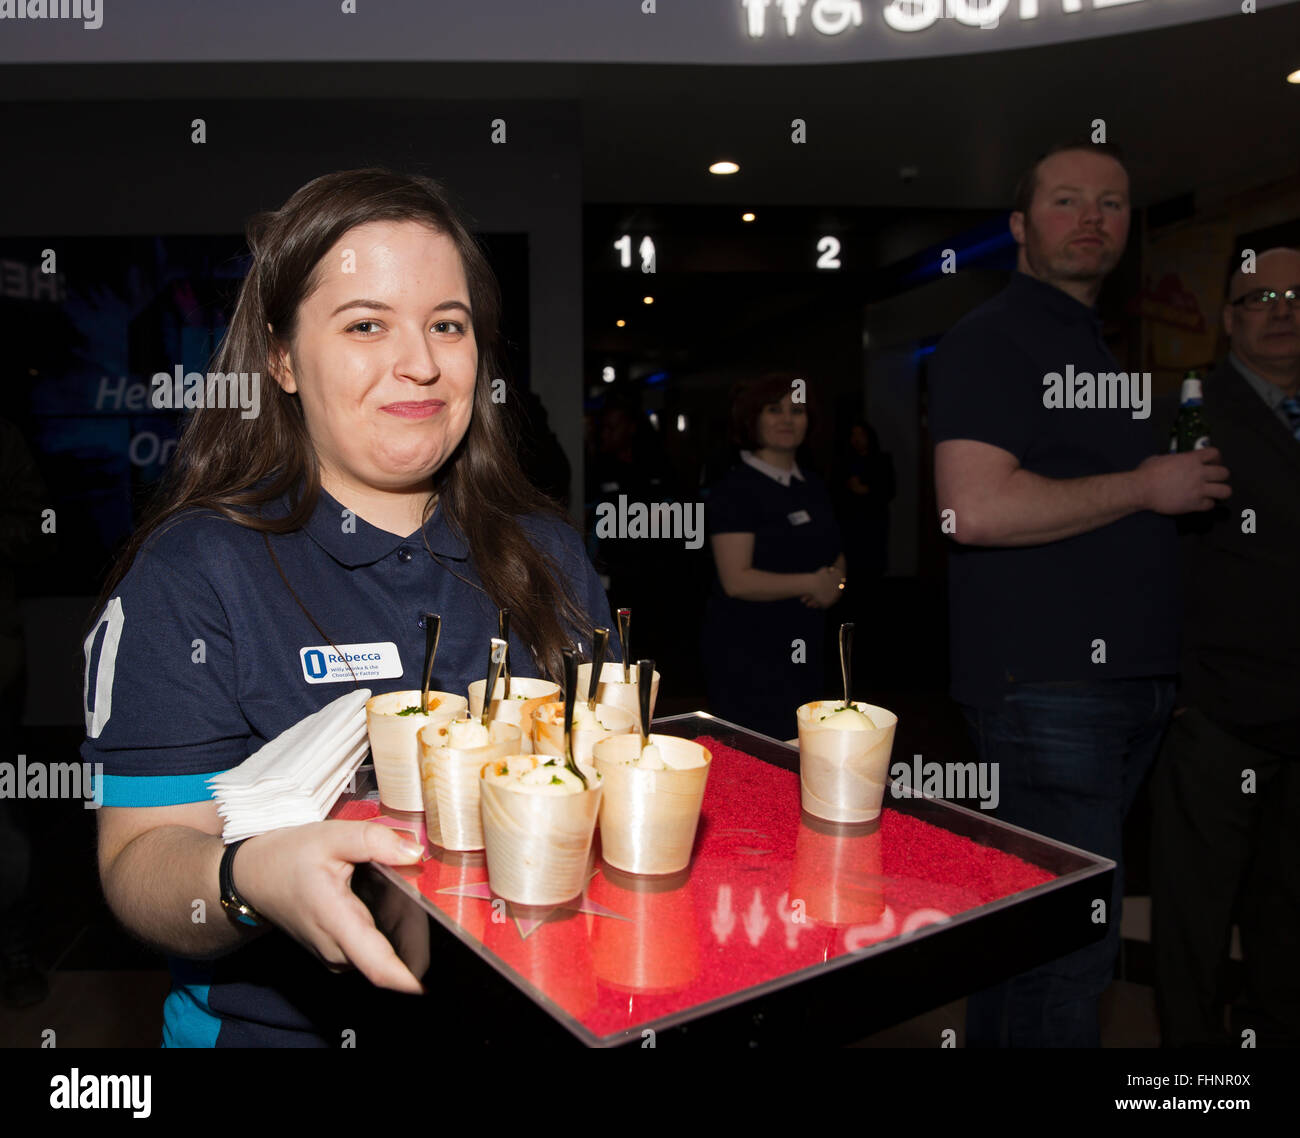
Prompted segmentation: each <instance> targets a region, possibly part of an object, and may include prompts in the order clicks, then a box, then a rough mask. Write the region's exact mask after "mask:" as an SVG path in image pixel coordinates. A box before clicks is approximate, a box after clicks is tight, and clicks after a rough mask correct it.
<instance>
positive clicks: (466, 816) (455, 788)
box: [419, 719, 521, 850]
mask: <svg viewBox="0 0 1300 1138" xmlns="http://www.w3.org/2000/svg"><path fill="white" fill-rule="evenodd" d="M419 741H420V778H421V790H422V796H423V806H424V818H425V823H426V825H427V828H428V831H429V840H430V841H431V842H433V843H434V844H435V845H438V846H442V847H443V849H449V850H481V849H482V848H483V823H482V819H481V818H480V817H479V777H478V776H479V769H480V768H481V767H482V766H483V764H484V763H485V762H488V761H490V760H492V759H498V758H501V757H503V756H505V755H510V754H514V753H515V752H516V751H519V750H520V749H521V739H520V734H519V728H518V727H516V726H515V725H514V724H513V723H503V722H502V721H501V720H498V719H494V720H492V722H491V724H490V725H489V726H488V727H484V726H483V724H481V723H480V722H479V721H478V720H477V719H457V720H453V721H452V722H450V723H443V724H438V725H430V726H428V727H426V728H424V730H422V731H421V732H420V736H419Z"/></svg>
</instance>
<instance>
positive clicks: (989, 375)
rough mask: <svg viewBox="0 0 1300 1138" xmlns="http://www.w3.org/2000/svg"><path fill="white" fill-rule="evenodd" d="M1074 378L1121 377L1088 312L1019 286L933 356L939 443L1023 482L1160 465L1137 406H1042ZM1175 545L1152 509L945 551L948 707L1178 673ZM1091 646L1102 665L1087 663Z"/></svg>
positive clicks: (1037, 286)
mask: <svg viewBox="0 0 1300 1138" xmlns="http://www.w3.org/2000/svg"><path fill="white" fill-rule="evenodd" d="M1068 365H1072V366H1073V368H1074V372H1075V374H1078V373H1081V372H1087V373H1090V374H1092V375H1094V376H1095V375H1097V374H1098V373H1100V372H1118V371H1121V370H1124V369H1122V368H1121V366H1120V365H1119V364H1118V363H1117V362H1116V360H1115V357H1114V356H1113V355H1112V354H1111V352H1110V350H1109V349H1108V348H1107V347H1106V344H1105V342H1104V340H1103V339H1102V335H1101V324H1100V321H1099V320H1098V318H1097V315H1096V313H1095V311H1094V310H1093V309H1092V308H1089V307H1088V306H1087V305H1084V304H1082V303H1080V302H1079V301H1077V300H1075V299H1074V297H1072V296H1070V295H1069V294H1068V293H1065V292H1063V291H1061V290H1060V289H1058V288H1056V287H1054V286H1052V285H1049V284H1045V283H1043V282H1042V281H1039V280H1037V279H1035V278H1033V277H1030V276H1028V275H1026V274H1024V273H1019V272H1017V273H1015V274H1013V276H1012V278H1011V281H1010V283H1009V284H1008V285H1007V287H1006V288H1005V289H1004V290H1003V291H1002V292H1001V293H999V294H998V295H997V296H995V297H993V298H992V299H991V300H989V301H987V302H986V303H984V304H982V305H980V306H979V307H978V308H976V309H975V310H974V311H972V312H970V313H968V314H967V315H966V316H965V317H964V318H963V319H962V320H960V321H959V322H958V323H957V324H955V325H954V326H953V328H952V329H951V331H949V333H948V334H947V335H946V336H945V337H944V339H943V341H942V343H940V345H939V349H938V351H936V352H935V355H934V359H933V362H932V365H931V369H930V432H931V436H932V438H933V440H934V442H935V444H936V445H937V444H938V443H941V442H944V441H946V440H949V439H973V440H975V441H977V442H982V443H988V444H989V445H991V446H996V447H1000V448H1002V449H1003V450H1006V451H1009V452H1010V453H1011V454H1013V455H1015V457H1016V458H1017V459H1018V460H1019V462H1020V465H1021V467H1022V468H1023V469H1025V470H1029V471H1033V472H1034V473H1035V474H1040V475H1043V476H1044V477H1048V478H1059V479H1068V478H1081V477H1085V476H1088V475H1096V474H1111V473H1117V472H1120V471H1128V470H1133V469H1135V468H1136V467H1137V466H1138V465H1139V464H1140V463H1141V462H1142V460H1143V459H1145V458H1147V457H1148V456H1149V455H1151V454H1153V453H1155V452H1156V450H1157V447H1156V445H1155V443H1156V440H1155V436H1154V433H1153V431H1152V427H1151V422H1150V419H1149V418H1134V416H1133V409H1132V408H1131V407H1106V408H1096V407H1080V406H1076V407H1049V406H1046V405H1045V402H1044V393H1045V391H1046V390H1047V388H1046V387H1045V385H1044V378H1045V377H1046V376H1048V375H1049V374H1050V373H1058V374H1060V375H1062V376H1064V375H1065V374H1066V371H1067V366H1068ZM1149 408H1150V403H1148V409H1149ZM1148 413H1149V411H1148ZM956 525H957V526H958V528H960V526H961V518H960V517H958V518H957V519H956ZM1176 541H1177V539H1176V534H1175V527H1174V522H1173V519H1172V518H1168V517H1163V516H1161V515H1159V514H1155V513H1152V512H1151V511H1147V510H1144V511H1141V512H1139V513H1134V514H1130V515H1129V516H1128V517H1125V518H1121V519H1120V520H1119V521H1116V522H1112V523H1111V524H1109V525H1106V526H1102V527H1100V528H1099V529H1095V530H1091V531H1090V532H1088V533H1082V534H1078V535H1076V536H1074V537H1069V538H1064V539H1062V540H1060V541H1052V542H1047V543H1045V544H1043V545H1035V546H1023V547H1017V548H990V547H976V546H966V545H958V544H956V543H952V544H950V546H949V551H950V554H951V556H950V558H949V562H948V578H949V602H950V613H951V622H950V630H951V666H952V695H953V698H954V699H956V700H958V701H959V702H961V703H967V704H971V705H974V706H983V707H990V706H993V705H995V704H996V703H998V702H999V701H1000V699H1001V698H1002V696H1003V695H1004V694H1005V693H1006V691H1007V689H1008V686H1009V685H1010V684H1013V683H1017V682H1031V681H1070V680H1093V679H1118V678H1123V677H1138V676H1155V675H1172V674H1174V673H1175V672H1176V671H1177V670H1178V655H1177V653H1178V603H1179V597H1178V570H1177V560H1176V559H1177V545H1176ZM1097 640H1101V641H1104V642H1105V645H1104V651H1105V662H1104V663H1103V662H1093V658H1094V655H1097V654H1098V653H1097V650H1096V649H1095V648H1094V641H1097Z"/></svg>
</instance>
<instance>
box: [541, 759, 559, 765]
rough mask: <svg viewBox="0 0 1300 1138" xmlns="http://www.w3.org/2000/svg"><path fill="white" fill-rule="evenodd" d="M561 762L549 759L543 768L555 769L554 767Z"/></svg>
mask: <svg viewBox="0 0 1300 1138" xmlns="http://www.w3.org/2000/svg"><path fill="white" fill-rule="evenodd" d="M559 761H560V760H559V759H547V760H546V762H544V763H543V764H542V766H544V767H553V766H555V764H556V763H558V762H559Z"/></svg>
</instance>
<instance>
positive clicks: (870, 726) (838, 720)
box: [817, 701, 876, 731]
mask: <svg viewBox="0 0 1300 1138" xmlns="http://www.w3.org/2000/svg"><path fill="white" fill-rule="evenodd" d="M821 710H822V711H823V712H824V714H821V715H818V716H817V726H818V727H825V728H826V729H827V730H830V731H874V730H875V729H876V725H875V724H874V723H873V722H872V721H871V716H869V715H868V714H867V713H866V712H865V711H859V710H858V706H857V704H854V705H853V706H852V707H846V706H845V705H844V703H843V701H841V702H839V703H830V704H827V703H823V704H822V705H821Z"/></svg>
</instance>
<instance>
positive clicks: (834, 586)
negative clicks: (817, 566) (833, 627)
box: [803, 565, 844, 609]
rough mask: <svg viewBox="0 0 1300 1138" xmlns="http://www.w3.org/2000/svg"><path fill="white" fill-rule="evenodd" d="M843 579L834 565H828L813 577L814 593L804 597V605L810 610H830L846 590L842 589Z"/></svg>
mask: <svg viewBox="0 0 1300 1138" xmlns="http://www.w3.org/2000/svg"><path fill="white" fill-rule="evenodd" d="M842 580H843V578H842V577H841V576H840V571H839V570H838V569H836V568H835V567H834V566H833V565H827V566H826V567H825V568H824V569H821V570H819V571H818V572H817V573H816V574H815V575H814V577H813V591H812V592H811V593H808V594H806V595H805V596H804V597H803V603H804V604H806V605H807V606H808V607H809V608H814V609H828V608H830V607H831V605H833V604H834V603H835V602H836V601H838V600H839V599H840V596H841V595H842V594H843V592H844V590H843V589H841V588H840V582H841V581H842Z"/></svg>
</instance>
